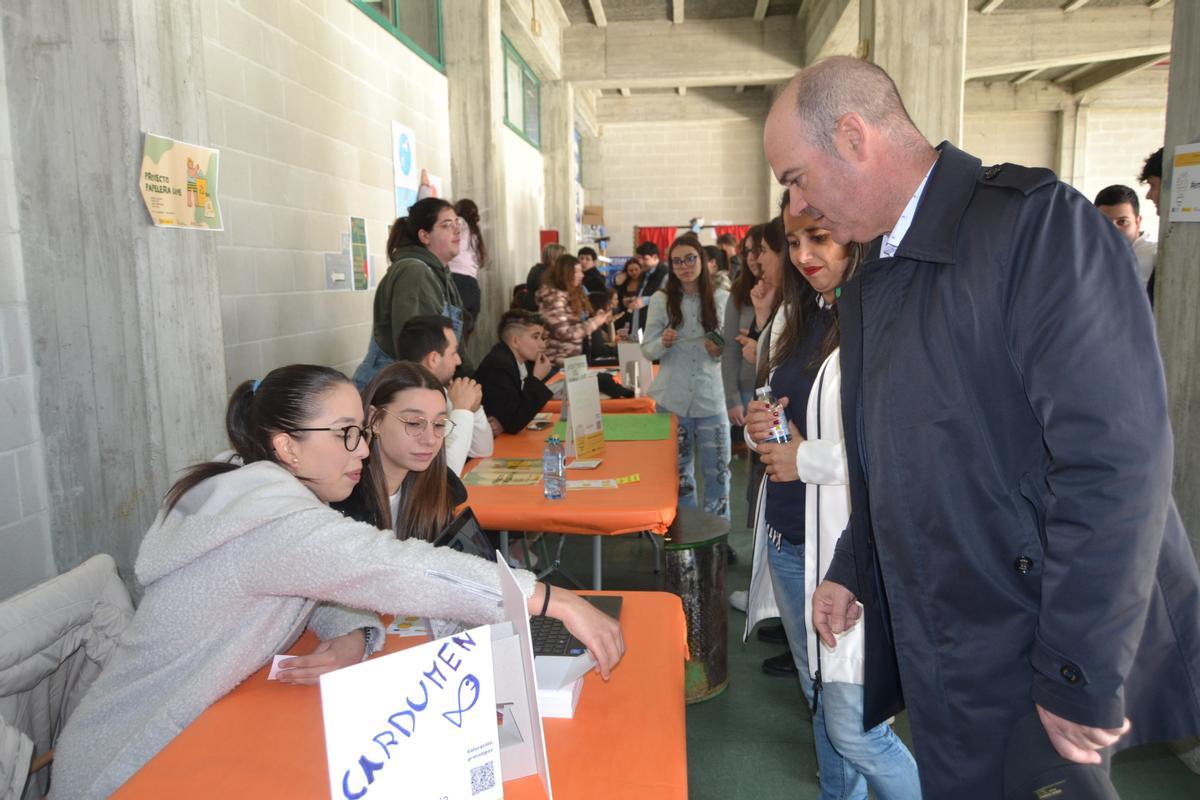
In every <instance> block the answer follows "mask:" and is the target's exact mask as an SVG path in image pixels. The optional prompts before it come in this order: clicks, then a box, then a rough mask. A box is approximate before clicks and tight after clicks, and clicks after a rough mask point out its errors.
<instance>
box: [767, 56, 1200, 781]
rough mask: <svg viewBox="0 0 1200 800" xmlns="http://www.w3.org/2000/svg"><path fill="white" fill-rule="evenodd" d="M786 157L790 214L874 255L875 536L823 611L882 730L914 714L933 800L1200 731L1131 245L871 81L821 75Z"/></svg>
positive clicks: (865, 322) (778, 157) (861, 277)
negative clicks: (1009, 752)
mask: <svg viewBox="0 0 1200 800" xmlns="http://www.w3.org/2000/svg"><path fill="white" fill-rule="evenodd" d="M764 143H765V147H766V153H767V158H768V160H769V161H770V164H771V167H772V169H773V170H774V172H775V175H776V177H777V178H778V179H779V180H780V182H781V183H782V184H784V185H785V186H787V187H788V188H789V190H790V196H791V210H792V213H793V214H797V215H798V214H800V213H806V214H808V215H809V216H811V217H813V218H814V219H816V220H817V221H818V222H819V223H820V224H821V225H822V226H824V227H826V228H828V229H829V230H830V231H831V232H832V235H833V237H834V239H836V240H837V241H839V242H850V241H858V242H872V243H873V244H872V245H871V253H870V256H869V257H868V258H867V260H866V261H865V263H864V264H863V265H862V266H861V267H860V268H859V269H858V271H857V274H856V275H855V276H854V277H853V278H852V279H851V280H850V282H849V283H848V284H847V285H846V286H845V288H844V291H843V294H842V296H841V299H840V300H839V301H838V303H837V308H838V311H839V315H840V325H841V358H842V375H843V390H842V391H843V419H844V425H845V428H846V430H845V445H846V455H847V460H848V464H849V478H850V490H851V502H852V516H851V520H850V524H849V527H848V528H847V531H846V533H845V534H843V536H842V539H841V542H840V543H839V545H838V550H837V553H836V555H835V559H834V563H833V564H832V566H831V567H830V569H829V572H828V573H827V574H826V576H825V580H824V581H823V582H822V583H821V585H820V586H819V587H818V589H817V592H816V594H815V595H814V609H813V624H814V626H815V628H816V630H817V632H818V633H819V635H821V637H822V638H823V639H824V640H825V641H826V643H827V644H830V645H833V644H834V643H835V638H834V634H836V633H840V632H841V631H842V630H844V629H845V628H846V627H847V626H848V625H851V624H856V621H857V619H858V616H859V614H861V615H862V618H863V619H862V621H863V624H865V625H866V631H865V633H866V640H867V666H866V684H865V708H864V726H865V727H866V728H870V727H872V726H874V725H876V724H878V723H879V722H880V721H881V720H883V719H886V718H887V717H888V716H889V715H891V714H894V713H895V712H896V711H898V710H899V709H900V708H902V707H904V706H907V708H908V711H909V717H910V721H911V724H912V734H913V744H914V750H915V755H916V759H917V763H918V766H919V768H920V771H921V781H922V787H923V790H924V794H925V797H926V798H927V800H930V799H932V798H941V797H963V796H969V797H972V798H973V799H974V800H984V798H999V797H1001V792H1002V785H1003V780H1002V774H1001V773H1002V770H1003V758H1004V750H1005V747H1006V745H1007V743H1008V739H1009V733H1010V731H1011V730H1012V729H1013V727H1014V725H1015V724H1016V723H1017V722H1018V721H1019V720H1020V719H1022V718H1023V717H1026V716H1028V715H1030V714H1034V713H1036V714H1037V715H1038V717H1039V718H1040V720H1041V722H1042V725H1043V727H1044V728H1045V730H1046V733H1047V735H1048V736H1049V738H1050V741H1051V743H1052V744H1053V745H1054V748H1055V749H1056V750H1057V751H1058V752H1059V754H1061V755H1062V756H1063V757H1064V758H1066V759H1069V760H1071V761H1074V762H1079V763H1084V764H1089V763H1090V764H1100V763H1102V756H1103V755H1107V753H1109V752H1111V749H1115V748H1119V747H1127V746H1130V745H1133V744H1139V743H1142V742H1146V741H1154V740H1162V739H1171V738H1178V737H1183V736H1187V735H1193V734H1196V733H1198V732H1200V574H1198V572H1197V569H1196V561H1195V557H1194V555H1193V553H1192V550H1191V547H1190V545H1189V543H1188V540H1187V537H1186V535H1185V533H1184V530H1183V527H1182V524H1181V522H1180V519H1179V516H1178V514H1177V513H1176V510H1175V505H1174V502H1173V500H1172V498H1171V476H1172V472H1171V470H1172V458H1173V452H1172V451H1173V439H1172V435H1171V429H1170V425H1169V422H1168V419H1167V401H1166V387H1165V383H1164V380H1163V374H1162V363H1161V359H1160V357H1159V353H1158V346H1157V343H1156V340H1155V330H1154V323H1153V319H1152V317H1151V313H1150V306H1149V303H1148V302H1147V301H1146V298H1145V295H1144V294H1142V293H1141V292H1139V291H1138V279H1137V272H1136V265H1135V263H1134V260H1133V256H1132V254H1131V252H1130V250H1129V247H1128V246H1127V244H1126V243H1125V242H1124V241H1122V240H1121V238H1120V235H1119V234H1118V233H1117V232H1116V230H1115V229H1114V228H1113V227H1112V225H1111V224H1109V223H1108V222H1107V221H1106V220H1105V219H1104V218H1103V217H1102V216H1101V215H1100V214H1099V212H1097V211H1096V210H1095V208H1093V207H1092V205H1091V204H1090V203H1089V202H1088V201H1087V199H1086V198H1084V197H1082V196H1081V195H1079V194H1078V193H1077V192H1076V191H1075V190H1074V189H1072V188H1070V187H1069V186H1066V185H1065V184H1063V183H1060V182H1059V181H1058V180H1057V179H1056V178H1055V176H1054V175H1053V174H1052V173H1051V172H1049V171H1048V170H1041V169H1027V168H1024V167H1018V166H1014V165H1011V164H1004V165H1001V166H991V167H984V166H983V165H982V164H981V163H980V161H979V160H978V159H976V158H974V157H972V156H970V155H968V154H967V153H964V152H962V151H960V150H957V149H956V148H954V147H953V146H952V145H950V144H948V143H943V144H942V145H941V146H939V147H937V148H934V147H932V146H931V145H930V144H929V143H928V142H927V141H926V140H925V139H924V137H923V136H922V135H921V134H920V132H919V131H918V130H917V129H916V127H915V126H914V125H913V123H912V121H911V120H910V119H909V117H908V114H907V112H906V111H905V109H904V106H903V103H902V102H901V100H900V97H899V94H898V93H897V91H896V87H895V85H894V84H893V83H892V81H891V79H890V78H889V77H888V76H887V74H886V73H884V72H883V71H882V70H880V69H879V68H878V67H875V66H873V65H871V64H867V63H866V62H862V61H858V60H856V59H850V58H832V59H827V60H825V61H822V62H818V63H817V64H814V65H813V66H811V67H808V68H807V69H805V70H804V71H802V72H801V73H800V74H799V75H797V77H796V78H795V79H794V80H793V81H792V82H791V83H790V84H789V85H788V87H787V88H786V90H785V91H784V92H783V93H782V94H781V95H780V97H779V98H778V100H777V101H776V103H775V105H774V107H773V108H772V110H771V113H770V116H769V117H768V120H767V125H766V131H765V135H764ZM855 599H857V600H858V601H860V602H861V603H862V604H863V608H862V609H861V610H860V608H859V607H858V606H857V605H856V604H855V603H854V601H855ZM964 790H965V791H964Z"/></svg>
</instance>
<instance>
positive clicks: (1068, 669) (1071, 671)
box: [1058, 664, 1079, 683]
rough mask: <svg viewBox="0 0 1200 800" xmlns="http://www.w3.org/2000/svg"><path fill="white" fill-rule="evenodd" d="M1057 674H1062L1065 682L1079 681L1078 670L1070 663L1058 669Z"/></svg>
mask: <svg viewBox="0 0 1200 800" xmlns="http://www.w3.org/2000/svg"><path fill="white" fill-rule="evenodd" d="M1058 674H1059V675H1062V678H1063V680H1064V681H1066V682H1067V683H1079V670H1077V669H1075V668H1074V667H1072V666H1071V665H1070V664H1068V665H1066V666H1065V667H1063V668H1062V669H1060V670H1059V671H1058Z"/></svg>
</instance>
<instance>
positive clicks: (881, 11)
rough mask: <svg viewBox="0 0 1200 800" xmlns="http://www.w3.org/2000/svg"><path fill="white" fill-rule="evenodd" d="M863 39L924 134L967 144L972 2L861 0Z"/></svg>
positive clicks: (954, 142)
mask: <svg viewBox="0 0 1200 800" xmlns="http://www.w3.org/2000/svg"><path fill="white" fill-rule="evenodd" d="M859 38H860V39H861V40H862V42H863V43H865V45H866V46H867V48H868V50H867V58H869V59H870V60H871V61H872V62H874V63H875V64H878V65H879V66H881V67H883V68H884V69H885V70H887V72H888V74H889V75H891V76H892V80H894V81H895V82H896V86H897V87H899V89H900V96H901V97H902V98H904V105H905V107H906V108H907V109H908V113H909V115H910V116H911V117H912V119H913V122H915V123H916V124H917V127H918V128H919V129H920V130H921V133H923V134H925V137H926V138H927V139H928V140H929V141H930V142H932V143H933V144H937V143H939V142H941V141H942V140H943V139H945V140H948V141H950V142H951V143H952V144H954V145H957V146H961V144H962V109H963V78H964V71H965V68H966V43H967V0H905V2H903V3H896V2H890V0H861V2H860V3H859Z"/></svg>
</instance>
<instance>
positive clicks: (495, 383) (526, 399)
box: [475, 342, 554, 433]
mask: <svg viewBox="0 0 1200 800" xmlns="http://www.w3.org/2000/svg"><path fill="white" fill-rule="evenodd" d="M525 369H526V371H527V372H528V376H527V377H526V378H525V382H524V384H522V382H521V372H520V370H518V369H517V357H516V356H514V355H513V352H512V350H510V349H509V347H508V345H506V344H505V343H504V342H499V343H497V344H496V345H495V346H494V347H492V349H491V352H489V353H488V354H487V356H486V357H484V359H483V362H482V363H481V364H480V365H479V367H478V368H477V369H476V370H475V380H476V381H477V382H478V383H479V385H480V386H481V387H483V410H484V413H486V414H487V415H488V416H489V417H495V418H496V419H498V420H500V424H501V425H502V426H503V427H504V432H505V433H518V432H519V431H520V430H521V429H522V428H524V427H525V426H526V425H528V424H529V422H530V420H532V419H533V417H534V415H535V414H537V413H538V412H539V411H541V410H542V406H544V405H546V401H548V400H549V399H550V398H551V397H553V396H554V393H553V392H551V391H550V390H549V389H547V388H546V384H544V383H542V382H541V381H540V380H538V379H537V378H536V377H535V376H534V374H533V365H532V364H526V365H525Z"/></svg>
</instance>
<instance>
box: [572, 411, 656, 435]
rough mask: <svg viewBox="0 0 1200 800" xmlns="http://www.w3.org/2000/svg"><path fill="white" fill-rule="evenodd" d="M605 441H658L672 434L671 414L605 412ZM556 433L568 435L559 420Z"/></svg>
mask: <svg viewBox="0 0 1200 800" xmlns="http://www.w3.org/2000/svg"><path fill="white" fill-rule="evenodd" d="M603 416H604V441H606V442H656V441H661V440H663V439H669V438H670V436H671V415H670V414H604V415H603ZM554 435H555V436H557V437H559V438H560V439H561V438H563V437H565V436H566V435H567V426H566V424H564V423H563V422H561V421H560V422H559V423H558V424H557V425H555V426H554Z"/></svg>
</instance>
